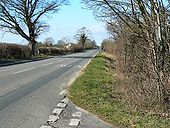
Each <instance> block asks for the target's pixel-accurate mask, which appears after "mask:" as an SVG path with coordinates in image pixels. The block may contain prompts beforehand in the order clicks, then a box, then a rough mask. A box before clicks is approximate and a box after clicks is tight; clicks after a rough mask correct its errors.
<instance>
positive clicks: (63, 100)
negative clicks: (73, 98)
mask: <svg viewBox="0 0 170 128" xmlns="http://www.w3.org/2000/svg"><path fill="white" fill-rule="evenodd" d="M61 102H62V103H65V104H68V102H69V99H68V98H67V97H66V98H64V99H62V100H61Z"/></svg>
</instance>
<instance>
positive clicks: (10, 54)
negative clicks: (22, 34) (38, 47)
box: [0, 43, 31, 59]
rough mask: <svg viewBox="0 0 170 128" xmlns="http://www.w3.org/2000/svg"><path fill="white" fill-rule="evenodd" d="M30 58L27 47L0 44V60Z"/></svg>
mask: <svg viewBox="0 0 170 128" xmlns="http://www.w3.org/2000/svg"><path fill="white" fill-rule="evenodd" d="M30 57H31V54H30V49H29V47H28V46H25V45H18V44H7V43H0V59H1V58H5V59H27V58H30Z"/></svg>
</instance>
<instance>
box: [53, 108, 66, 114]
mask: <svg viewBox="0 0 170 128" xmlns="http://www.w3.org/2000/svg"><path fill="white" fill-rule="evenodd" d="M62 111H63V109H62V108H55V109H54V110H53V112H52V113H53V114H55V115H57V116H59V115H60V114H61V113H62Z"/></svg>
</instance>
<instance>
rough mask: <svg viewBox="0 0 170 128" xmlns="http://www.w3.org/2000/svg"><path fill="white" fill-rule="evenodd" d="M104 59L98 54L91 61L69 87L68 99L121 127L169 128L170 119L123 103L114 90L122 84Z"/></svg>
mask: <svg viewBox="0 0 170 128" xmlns="http://www.w3.org/2000/svg"><path fill="white" fill-rule="evenodd" d="M105 59H106V58H105V57H104V55H103V54H102V53H99V54H98V55H97V56H96V57H95V58H94V59H93V60H92V61H91V63H90V64H89V65H88V66H87V68H86V69H85V72H84V73H83V74H82V75H81V76H80V77H79V78H78V79H77V80H76V81H75V82H74V83H73V85H72V86H71V87H70V89H69V98H70V99H71V100H72V101H73V102H74V103H75V104H76V105H78V106H80V107H82V108H84V109H86V110H88V111H90V112H92V113H94V114H95V115H98V116H99V117H100V118H101V119H103V120H105V121H107V122H109V123H111V124H113V125H114V126H118V127H120V128H123V127H128V128H131V127H135V128H170V120H168V119H163V118H160V117H156V116H150V115H148V114H142V113H140V112H137V111H134V110H131V108H128V107H127V106H126V105H125V104H123V103H122V102H121V101H120V94H119V93H118V91H116V89H115V88H117V86H119V82H118V81H117V80H115V79H114V77H113V71H114V70H113V69H109V71H108V70H106V61H105ZM111 72H112V74H111Z"/></svg>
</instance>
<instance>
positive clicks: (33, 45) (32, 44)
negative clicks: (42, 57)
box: [29, 40, 36, 56]
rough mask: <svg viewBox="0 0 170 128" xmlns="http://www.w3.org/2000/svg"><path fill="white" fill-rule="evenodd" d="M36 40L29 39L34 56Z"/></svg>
mask: <svg viewBox="0 0 170 128" xmlns="http://www.w3.org/2000/svg"><path fill="white" fill-rule="evenodd" d="M35 42H36V41H35V40H34V41H29V47H30V50H31V56H34V55H35V44H36V43H35Z"/></svg>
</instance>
